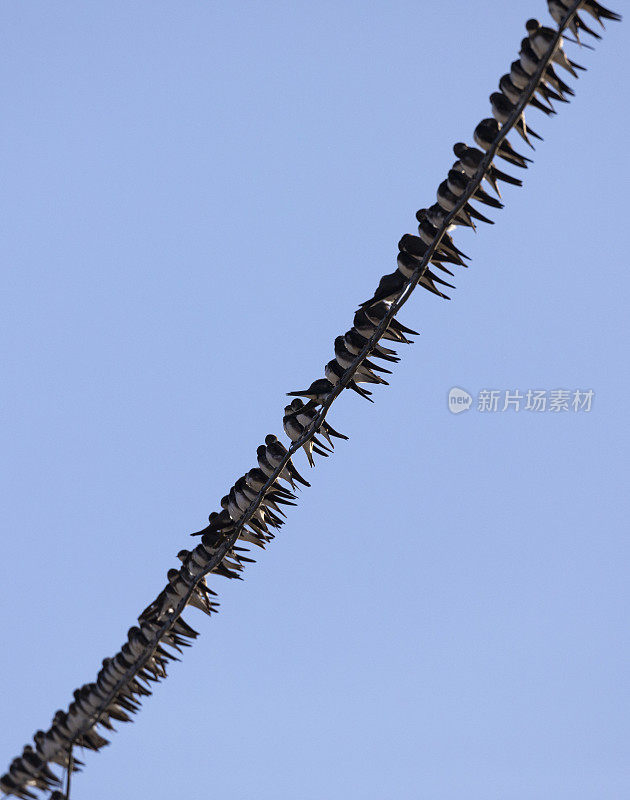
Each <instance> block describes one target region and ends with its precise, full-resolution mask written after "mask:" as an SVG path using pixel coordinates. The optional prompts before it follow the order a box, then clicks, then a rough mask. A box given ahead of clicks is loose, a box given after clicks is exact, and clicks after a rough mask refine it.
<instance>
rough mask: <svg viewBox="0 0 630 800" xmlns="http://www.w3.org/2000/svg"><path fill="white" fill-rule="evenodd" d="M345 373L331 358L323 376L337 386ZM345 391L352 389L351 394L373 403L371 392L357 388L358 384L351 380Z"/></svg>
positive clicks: (360, 387)
mask: <svg viewBox="0 0 630 800" xmlns="http://www.w3.org/2000/svg"><path fill="white" fill-rule="evenodd" d="M345 374H346V371H345V370H344V368H343V367H342V366H341V365H340V364H339V363H338V362H337V361H336V360H335V359H334V358H333V360H332V361H329V362H328V364H326V366H325V367H324V375H325V376H326V377H327V378H328V380H329V381H330V382H331V383H333V384H337V383H339V381H340V380H341V379H342V378H344V376H345ZM346 388H347V389H352V391H353V392H356V393H357V394H359V395H361V397H364V398H365V399H366V400H369V402H370V403H373V402H374V400H372V398H371V397H370V395H371V394H372V392H370V391H368V390H367V389H364V388H363V387H362V386H359V384H358V382H357V381H355V380H353V379H351V380H349V381H348V383H347V384H346Z"/></svg>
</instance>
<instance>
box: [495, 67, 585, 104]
mask: <svg viewBox="0 0 630 800" xmlns="http://www.w3.org/2000/svg"><path fill="white" fill-rule="evenodd" d="M548 70H549V67H547V69H546V70H545V72H544V73H543V76H542V78H541V79H540V81H539V82H538V84H537V85H536V91H537V92H538V94H539V95H540V96H541V97H542V98H543V99H544V100H547V102H549V103H550V104H551V100H557V101H558V102H559V103H568V102H569V101H568V100H567V99H566V97H565V96H564V95H565V94H568V95H569V96H570V97H572V96H573V95H574V94H575V92H574V91H573V89H571V88H570V87H569V86H567V85H566V84H565V88H566V91H565V92H560V91H557V92H556V91H554V90H553V89H552V88H551V87H550V86H548V85H547V81H548V80H549V76H548V74H547V72H548ZM510 80H511V81H512V83H513V84H514V86H516V88H517V89H521V90H523V89H526V88H527V87H528V86H529V81H530V80H531V76H530V75H528V74H527V73H526V72H525V70H524V69H523V65H522V64H521V62H520V61H519V60H518V59H517V60H516V61H512V63H511V64H510Z"/></svg>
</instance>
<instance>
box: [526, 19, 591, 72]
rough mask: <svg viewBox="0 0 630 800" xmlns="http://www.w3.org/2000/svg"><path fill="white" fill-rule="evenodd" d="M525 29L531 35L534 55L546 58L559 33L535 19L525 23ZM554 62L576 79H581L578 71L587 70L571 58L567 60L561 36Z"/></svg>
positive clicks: (556, 47) (553, 57)
mask: <svg viewBox="0 0 630 800" xmlns="http://www.w3.org/2000/svg"><path fill="white" fill-rule="evenodd" d="M525 28H526V30H527V33H528V34H529V41H530V42H531V45H532V50H533V51H534V53H536V55H537V56H538V58H544V57H545V56H546V55H547V53H548V51H549V49H550V48H551V47H552V45H553V42H554V40H555V38H556V35H557V31H554V30H553V28H547V27H545V26H543V25H541V24H540V22H539V21H538V20H537V19H533V18H532V19H528V20H527V22H526V23H525ZM552 61H554V62H555V63H556V64H558V66H560V67H562V68H563V69H566V70H567V72H570V73H571V75H573V77H574V78H577V77H579V76H578V74H577V72H576V70H578V69H579V70H581V71H582V72H584V71H585V70H586V68H585V67H582V66H581V65H580V64H576V63H575V61H571V59H570V58H567V54H566V53H565V52H564V49H563V47H562V36H560V38H559V39H558V42H557V43H556V46H555V48H554V51H553V56H552Z"/></svg>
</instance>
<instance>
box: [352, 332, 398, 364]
mask: <svg viewBox="0 0 630 800" xmlns="http://www.w3.org/2000/svg"><path fill="white" fill-rule="evenodd" d="M343 339H344V342H345V343H346V347H347V348H348V351H349V352H350V353H352V354H353V355H355V356H358V355H359V353H360V352H362V351H364V350H365V351H366V352H368V351H367V350H366V348H367V347H368V342H369V340H370V337H369V336H363V335H362V334H361V333H359V331H358V330H357V329H356V328H350V330H349V331H347V332H346V334H345V335H344V337H343ZM369 352H370V354H371V356H372V358H381V359H383V361H389V362H391V363H392V364H397V363H398V362H399V361H400V357H399V356H398V355H396V352H395V351H394V350H391V349H389V348H388V347H383V346H382V345H381V344H378V343H374V344H373V345H371V346H370V348H369Z"/></svg>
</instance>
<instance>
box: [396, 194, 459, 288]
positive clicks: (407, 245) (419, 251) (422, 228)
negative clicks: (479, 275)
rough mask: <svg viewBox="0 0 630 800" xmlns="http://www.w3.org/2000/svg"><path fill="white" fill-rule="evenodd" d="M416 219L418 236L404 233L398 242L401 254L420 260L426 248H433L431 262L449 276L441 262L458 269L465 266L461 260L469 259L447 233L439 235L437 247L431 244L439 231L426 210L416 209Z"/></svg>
mask: <svg viewBox="0 0 630 800" xmlns="http://www.w3.org/2000/svg"><path fill="white" fill-rule="evenodd" d="M416 219H417V220H418V236H411V235H410V234H408V233H406V234H405V235H404V236H403V237H402V238H401V240H400V241H399V242H398V249H399V250H400V251H401V252H403V253H408V254H409V255H411V256H413V257H414V258H419V259H422V258H424V256H425V255H426V253H427V251H428V248H429V247H433V248H434V253H433V255H432V256H431V262H432V263H433V264H435V266H436V267H438V269H441V270H444V272H447V273H448V274H449V275H452V274H453V273H452V272H451V271H450V270H448V269H446V267H445V266H444V264H443V262H447V263H448V264H457V265H458V266H460V267H465V266H467V265H466V263H465V262H464V261H463V260H462V259H464V258H468V259H469V256H467V255H466V253H464V252H462V251H461V250H460V249H459V248H458V247H457V246H456V245H455V242H454V241H453V239H452V238H451V236H449V233H448V231H446V230H445V231H444V232H443V233H442V234H441V236H442V238H441V239H440V243H439V244H438V245H437V246H435V245H434V244H433V243H434V241H435V240H436V238H437V237H438V235H440V233H441V231H440V230H439V229H438V228H437V227H436V226H435V225H433V224H432V223H431V222H430V221H429V219H428V217H427V212H426V209H424V208H420V209H418V211H416ZM469 260H470V259H469Z"/></svg>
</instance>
